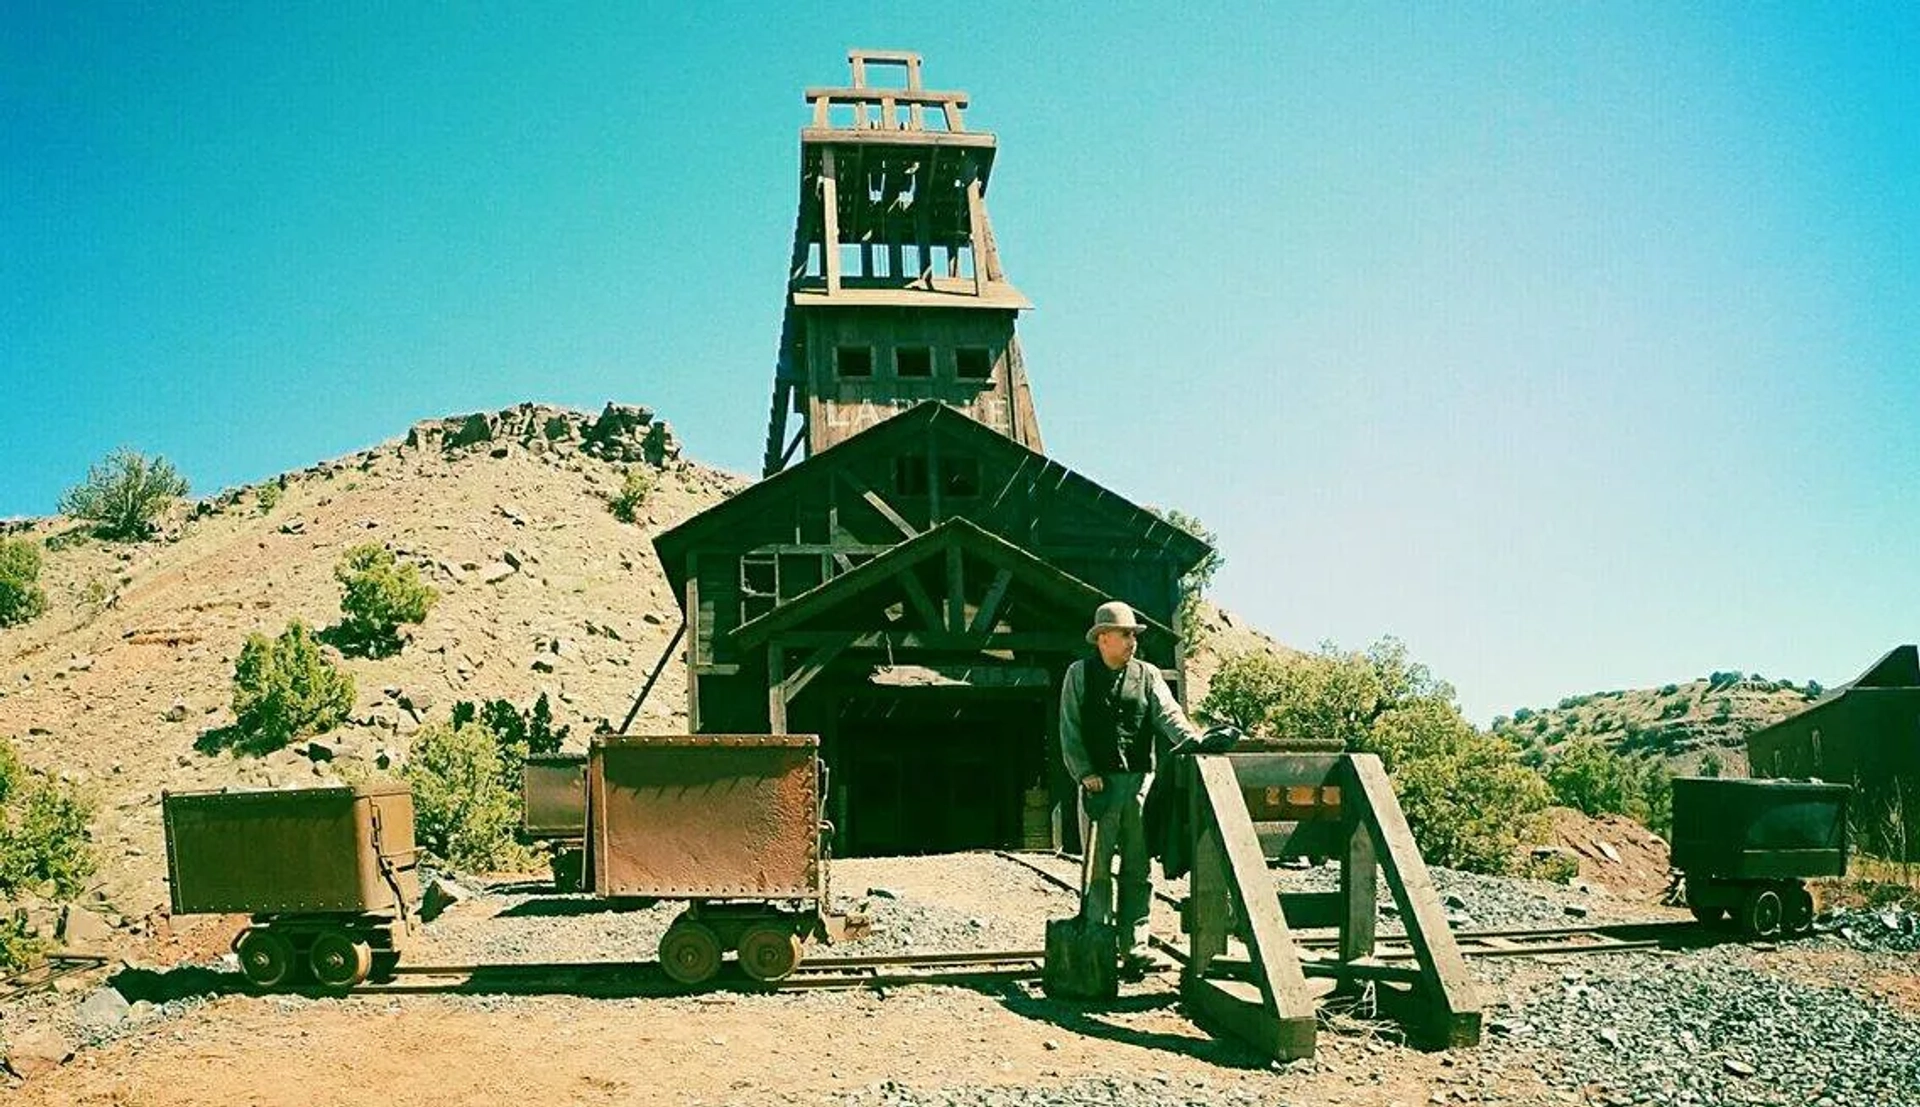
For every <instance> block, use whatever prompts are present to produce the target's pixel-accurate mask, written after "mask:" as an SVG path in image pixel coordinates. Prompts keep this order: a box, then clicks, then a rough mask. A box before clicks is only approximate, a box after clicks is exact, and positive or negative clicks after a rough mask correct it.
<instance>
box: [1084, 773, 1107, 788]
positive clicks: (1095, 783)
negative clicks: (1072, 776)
mask: <svg viewBox="0 0 1920 1107" xmlns="http://www.w3.org/2000/svg"><path fill="white" fill-rule="evenodd" d="M1106 786H1107V782H1106V781H1104V780H1102V779H1100V774H1099V773H1088V774H1087V775H1086V776H1083V777H1081V778H1080V787H1082V788H1085V789H1086V790H1087V791H1089V792H1098V791H1101V790H1102V789H1104V788H1105V787H1106Z"/></svg>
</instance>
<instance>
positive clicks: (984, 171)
mask: <svg viewBox="0 0 1920 1107" xmlns="http://www.w3.org/2000/svg"><path fill="white" fill-rule="evenodd" d="M847 60H848V61H849V62H850V63H851V64H852V67H853V83H852V86H851V87H849V88H815V89H808V90H807V93H806V98H807V102H808V103H809V104H810V105H812V108H813V118H812V120H811V121H810V122H809V124H808V125H807V126H806V127H804V128H802V129H801V131H800V213H799V217H798V219H797V220H796V222H795V224H794V232H793V260H792V267H791V270H790V272H789V274H788V281H787V303H786V313H785V318H784V319H783V321H782V324H781V328H780V352H779V357H778V361H777V367H776V369H775V371H774V379H773V407H772V412H771V415H770V418H769V420H768V425H767V451H766V460H765V467H764V472H765V475H767V476H771V475H773V474H774V473H777V472H779V471H780V470H782V469H784V468H786V467H787V465H788V464H789V463H790V462H791V461H792V460H793V459H794V457H795V456H796V454H797V453H799V451H801V450H802V449H803V448H804V450H805V453H804V454H803V455H801V456H806V457H811V456H813V455H815V454H818V453H819V452H821V451H822V450H825V449H827V448H828V447H830V446H833V445H836V444H838V443H840V442H842V441H844V440H846V439H847V438H849V437H851V436H853V435H854V434H857V433H859V432H860V431H862V430H865V429H866V428H868V427H870V426H873V425H875V424H877V423H879V422H881V421H883V420H884V419H886V418H887V417H889V416H891V415H895V414H898V413H899V412H900V411H901V410H904V409H905V408H908V407H911V406H913V405H914V404H917V403H920V402H922V401H925V400H938V401H940V402H942V403H945V404H948V405H950V406H953V407H955V408H958V409H960V410H961V411H964V412H965V413H966V414H968V415H969V416H971V417H972V418H974V419H975V420H977V421H979V422H981V423H983V424H985V425H986V426H989V427H992V428H993V429H994V430H996V431H998V432H1000V433H1001V434H1004V435H1006V436H1007V437H1009V438H1011V439H1013V440H1014V441H1016V442H1018V443H1020V444H1021V445H1023V446H1026V447H1028V448H1029V449H1031V450H1034V451H1035V452H1039V451H1040V450H1041V444H1040V427H1039V422H1038V420H1037V419H1036V417H1035V415H1034V410H1033V396H1032V393H1031V391H1030V390H1029V388H1028V385H1027V373H1026V366H1025V364H1024V362H1023V361H1022V359H1021V356H1020V343H1019V340H1018V339H1017V338H1016V337H1015V335H1014V320H1015V317H1016V316H1017V315H1018V314H1019V313H1020V312H1021V310H1023V309H1025V308H1029V307H1031V306H1032V305H1031V304H1030V303H1029V302H1028V301H1027V299H1026V297H1024V296H1022V295H1021V294H1020V292H1019V291H1018V290H1016V289H1015V288H1014V287H1013V285H1012V284H1011V283H1009V282H1008V281H1007V278H1006V273H1005V271H1004V270H1003V269H1002V267H1001V262H1000V252H999V249H998V248H997V247H996V246H995V244H994V238H993V225H992V223H991V222H990V221H989V220H988V218H987V181H988V178H989V176H990V174H991V173H992V170H993V155H994V150H995V140H994V136H993V135H992V133H991V132H987V131H970V130H968V129H967V127H966V124H965V121H964V119H963V117H962V112H963V111H964V109H965V108H966V107H967V94H966V93H964V92H937V91H929V90H927V89H924V88H923V87H921V83H920V56H919V55H918V54H911V53H902V52H897V51H881V50H854V51H852V52H850V53H849V54H848V55H847ZM876 69H878V70H882V71H884V72H887V73H890V74H893V75H895V76H903V77H904V87H879V86H874V85H869V84H868V83H867V80H868V77H869V76H870V75H872V74H873V73H874V71H875V70H876ZM895 84H896V85H897V84H898V81H896V82H895ZM789 416H795V417H797V418H798V426H797V427H790V426H789Z"/></svg>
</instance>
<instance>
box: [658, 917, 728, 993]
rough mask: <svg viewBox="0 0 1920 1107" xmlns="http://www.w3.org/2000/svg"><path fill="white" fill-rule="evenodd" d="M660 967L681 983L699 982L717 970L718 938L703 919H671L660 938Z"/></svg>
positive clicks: (705, 979) (709, 978) (711, 975)
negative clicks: (694, 920)
mask: <svg viewBox="0 0 1920 1107" xmlns="http://www.w3.org/2000/svg"><path fill="white" fill-rule="evenodd" d="M660 968H661V969H662V970H663V971H664V972H665V973H666V974H667V975H668V976H670V977H672V978H673V979H675V980H677V981H679V982H680V983H682V984H703V983H705V982H706V981H708V980H711V979H713V974H714V973H717V972H719V971H720V939H719V938H716V937H715V936H714V933H713V929H712V928H711V927H709V926H707V925H706V924H705V923H697V922H677V923H674V924H673V925H672V926H669V927H668V928H667V932H666V934H665V935H663V936H662V937H661V939H660Z"/></svg>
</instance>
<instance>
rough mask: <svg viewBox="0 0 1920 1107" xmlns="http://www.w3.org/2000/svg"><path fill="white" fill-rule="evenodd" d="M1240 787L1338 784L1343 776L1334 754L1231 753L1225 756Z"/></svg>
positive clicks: (1338, 755) (1336, 755) (1338, 756)
mask: <svg viewBox="0 0 1920 1107" xmlns="http://www.w3.org/2000/svg"><path fill="white" fill-rule="evenodd" d="M1226 756H1227V757H1228V758H1229V759H1230V760H1231V761H1232V762H1233V771H1234V773H1235V774H1237V775H1238V777H1239V779H1240V786H1241V787H1243V788H1291V787H1303V786H1312V787H1316V788H1317V787H1320V786H1322V785H1326V784H1334V785H1338V784H1339V783H1340V782H1341V778H1342V777H1343V776H1344V775H1345V774H1344V771H1343V766H1342V765H1341V759H1342V758H1343V757H1344V756H1345V755H1344V754H1338V753H1234V754H1227V755H1226Z"/></svg>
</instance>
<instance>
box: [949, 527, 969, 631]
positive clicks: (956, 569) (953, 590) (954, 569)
mask: <svg viewBox="0 0 1920 1107" xmlns="http://www.w3.org/2000/svg"><path fill="white" fill-rule="evenodd" d="M966 588H967V578H966V568H965V565H964V562H963V559H962V558H961V556H960V547H958V546H948V547H947V629H948V630H950V631H952V632H953V633H955V634H964V633H965V632H966V629H967V592H966Z"/></svg>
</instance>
